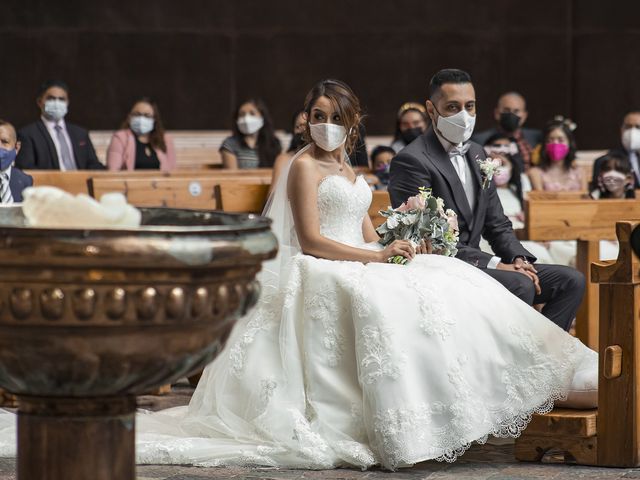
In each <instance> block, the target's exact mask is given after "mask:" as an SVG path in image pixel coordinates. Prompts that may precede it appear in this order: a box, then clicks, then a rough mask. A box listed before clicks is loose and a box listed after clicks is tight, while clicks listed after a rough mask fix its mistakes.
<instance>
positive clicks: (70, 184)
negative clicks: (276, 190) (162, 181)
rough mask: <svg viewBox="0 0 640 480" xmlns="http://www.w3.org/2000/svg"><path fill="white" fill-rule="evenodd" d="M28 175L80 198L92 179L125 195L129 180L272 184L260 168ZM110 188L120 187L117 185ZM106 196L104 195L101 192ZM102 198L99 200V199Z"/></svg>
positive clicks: (40, 172) (31, 172) (32, 172)
mask: <svg viewBox="0 0 640 480" xmlns="http://www.w3.org/2000/svg"><path fill="white" fill-rule="evenodd" d="M27 173H28V174H29V175H31V176H32V177H33V184H34V185H35V186H41V185H51V186H54V187H58V188H60V189H62V190H64V191H66V192H69V193H72V194H74V195H77V194H78V193H86V194H88V195H91V194H92V190H90V186H91V185H92V184H91V183H90V182H89V179H91V178H95V179H111V180H119V181H120V182H121V185H120V186H118V187H117V188H116V190H114V191H118V192H120V191H123V190H124V188H123V186H122V184H123V183H122V182H125V181H127V180H141V179H149V180H156V179H159V178H183V179H190V178H196V177H197V178H210V179H212V180H216V181H234V182H236V181H237V182H252V183H263V184H269V183H271V176H272V170H271V169H270V168H261V169H255V170H175V171H173V172H165V173H163V172H159V171H157V170H134V171H131V172H129V171H121V172H110V171H101V170H78V171H74V172H59V171H57V170H27ZM110 185H118V183H117V182H115V183H110ZM102 193H104V192H102ZM97 198H100V197H97Z"/></svg>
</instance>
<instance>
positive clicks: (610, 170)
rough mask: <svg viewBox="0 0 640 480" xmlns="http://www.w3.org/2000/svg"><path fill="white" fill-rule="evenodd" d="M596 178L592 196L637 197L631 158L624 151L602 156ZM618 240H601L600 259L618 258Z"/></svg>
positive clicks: (596, 197)
mask: <svg viewBox="0 0 640 480" xmlns="http://www.w3.org/2000/svg"><path fill="white" fill-rule="evenodd" d="M598 170H599V172H600V173H599V174H598V178H597V180H596V185H597V188H596V189H595V190H593V191H592V192H591V198H594V199H600V198H613V199H618V200H622V199H625V198H630V199H634V198H636V195H635V193H636V192H635V190H634V176H633V172H632V171H631V165H630V164H629V160H627V158H626V157H625V156H623V155H622V153H620V154H618V155H616V154H615V153H609V154H607V155H605V156H604V157H602V160H601V162H600V166H599V169H598ZM618 249H619V246H618V242H617V241H615V240H600V260H613V259H616V258H618Z"/></svg>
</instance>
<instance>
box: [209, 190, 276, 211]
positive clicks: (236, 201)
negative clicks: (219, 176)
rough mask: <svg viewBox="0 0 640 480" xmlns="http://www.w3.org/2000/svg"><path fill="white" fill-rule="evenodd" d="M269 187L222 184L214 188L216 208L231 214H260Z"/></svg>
mask: <svg viewBox="0 0 640 480" xmlns="http://www.w3.org/2000/svg"><path fill="white" fill-rule="evenodd" d="M269 187H270V185H267V184H256V183H236V182H234V183H230V182H222V183H220V184H218V185H216V187H215V192H216V199H217V201H218V208H219V209H220V210H223V211H225V212H231V213H261V212H262V210H263V208H264V205H265V203H266V202H267V196H268V195H269Z"/></svg>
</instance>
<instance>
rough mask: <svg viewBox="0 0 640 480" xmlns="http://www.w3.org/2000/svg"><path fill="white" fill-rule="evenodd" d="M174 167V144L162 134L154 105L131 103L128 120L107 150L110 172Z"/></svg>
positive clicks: (156, 108) (142, 99)
mask: <svg viewBox="0 0 640 480" xmlns="http://www.w3.org/2000/svg"><path fill="white" fill-rule="evenodd" d="M175 166H176V152H175V148H174V146H173V140H172V139H171V137H170V136H169V135H168V134H166V133H165V131H164V127H163V125H162V120H161V118H160V112H159V110H158V106H157V105H156V103H155V102H153V101H151V100H150V99H148V98H141V99H140V100H138V101H137V102H136V103H134V105H133V107H132V108H131V111H130V112H129V115H128V116H127V119H126V120H125V121H124V122H123V123H122V126H121V130H118V131H117V132H116V133H114V134H113V137H111V142H110V143H109V148H107V167H108V168H109V170H144V169H151V170H153V169H155V170H157V169H160V170H162V171H165V172H168V171H170V170H173V169H174V168H175Z"/></svg>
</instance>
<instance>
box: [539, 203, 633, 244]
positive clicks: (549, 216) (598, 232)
mask: <svg viewBox="0 0 640 480" xmlns="http://www.w3.org/2000/svg"><path fill="white" fill-rule="evenodd" d="M637 219H640V200H591V199H567V200H565V199H543V200H536V199H531V198H530V199H529V200H528V202H527V205H526V235H527V238H528V239H529V240H536V241H549V240H587V241H588V240H594V241H595V240H615V239H616V234H615V225H616V222H617V221H621V220H637Z"/></svg>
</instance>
